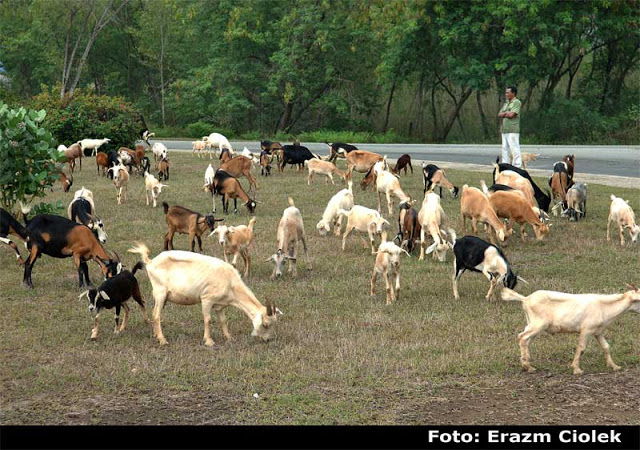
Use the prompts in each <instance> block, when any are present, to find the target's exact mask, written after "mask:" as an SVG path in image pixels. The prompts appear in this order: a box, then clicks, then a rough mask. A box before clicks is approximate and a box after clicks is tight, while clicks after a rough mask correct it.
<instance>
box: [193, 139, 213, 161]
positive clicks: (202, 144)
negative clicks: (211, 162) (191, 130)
mask: <svg viewBox="0 0 640 450" xmlns="http://www.w3.org/2000/svg"><path fill="white" fill-rule="evenodd" d="M206 151H207V141H193V142H192V143H191V155H192V156H193V155H195V154H196V152H197V153H198V158H202V155H203V154H204V152H206ZM212 158H213V156H212V154H211V151H209V159H212Z"/></svg>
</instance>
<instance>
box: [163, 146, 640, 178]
mask: <svg viewBox="0 0 640 450" xmlns="http://www.w3.org/2000/svg"><path fill="white" fill-rule="evenodd" d="M162 142H164V144H165V145H166V146H167V148H169V149H170V150H182V151H187V150H188V151H191V141H180V140H169V139H167V140H162ZM231 145H233V148H234V149H238V150H242V148H243V147H245V146H246V147H247V148H248V149H249V150H251V151H254V152H259V151H260V143H259V142H257V141H253V142H242V141H234V142H231ZM303 145H304V146H306V147H307V148H309V150H311V151H312V152H314V153H318V154H320V155H323V156H324V155H328V154H329V150H328V147H327V145H326V144H323V143H306V142H305V143H304V144H303ZM356 145H357V147H358V148H359V149H361V150H370V151H375V152H376V153H380V154H383V155H388V157H389V159H396V158H398V157H399V156H401V155H402V154H404V153H408V154H410V155H411V157H412V158H413V159H416V160H424V161H446V162H455V163H466V164H479V165H486V166H490V165H491V163H492V162H493V161H495V159H496V156H497V155H499V154H501V150H500V146H499V145H440V144H356ZM522 151H523V152H527V153H539V154H540V156H539V157H538V159H537V160H536V161H535V162H533V163H531V164H527V168H531V169H543V170H549V172H551V170H552V167H553V163H554V162H556V161H558V160H560V159H562V156H564V155H566V154H570V153H573V154H575V155H576V172H580V173H583V174H601V175H615V176H620V177H635V178H640V146H621V145H615V146H614V145H601V146H597V145H589V146H587V145H580V146H570V145H523V146H522Z"/></svg>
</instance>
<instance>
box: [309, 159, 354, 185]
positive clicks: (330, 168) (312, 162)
mask: <svg viewBox="0 0 640 450" xmlns="http://www.w3.org/2000/svg"><path fill="white" fill-rule="evenodd" d="M304 164H305V166H307V167H308V169H309V177H308V178H307V184H308V185H309V186H311V180H312V178H313V175H315V174H316V173H317V174H320V175H325V176H326V177H327V183H329V180H331V184H335V183H334V181H333V175H334V174H335V175H337V176H339V177H340V178H342V179H343V180H345V181H346V172H344V171H342V170H340V169H338V167H337V166H336V165H335V164H333V163H331V162H329V161H323V160H321V159H316V158H314V159H308V160H306V161H305V162H304Z"/></svg>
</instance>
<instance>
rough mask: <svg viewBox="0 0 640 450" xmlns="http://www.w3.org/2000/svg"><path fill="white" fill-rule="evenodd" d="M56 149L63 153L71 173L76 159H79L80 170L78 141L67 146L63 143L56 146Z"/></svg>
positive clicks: (80, 150)
mask: <svg viewBox="0 0 640 450" xmlns="http://www.w3.org/2000/svg"><path fill="white" fill-rule="evenodd" d="M58 151H59V152H61V153H64V156H65V161H64V162H68V163H69V169H70V170H71V173H73V170H74V169H75V167H76V159H79V160H80V170H82V147H81V146H80V144H79V143H78V142H76V143H75V144H71V145H70V146H69V147H68V148H67V147H66V146H64V145H59V146H58Z"/></svg>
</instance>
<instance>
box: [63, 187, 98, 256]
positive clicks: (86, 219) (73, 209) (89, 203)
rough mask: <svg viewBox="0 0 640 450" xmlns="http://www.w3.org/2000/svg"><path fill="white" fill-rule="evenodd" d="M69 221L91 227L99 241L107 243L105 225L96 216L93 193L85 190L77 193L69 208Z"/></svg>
mask: <svg viewBox="0 0 640 450" xmlns="http://www.w3.org/2000/svg"><path fill="white" fill-rule="evenodd" d="M67 214H68V215H69V219H71V220H73V221H74V222H78V223H81V224H83V225H86V226H87V227H89V229H90V230H91V231H93V234H94V235H95V237H96V238H98V240H99V241H100V242H101V243H102V244H104V243H105V242H107V232H106V231H105V230H104V223H102V220H100V218H98V216H96V213H95V205H94V202H93V193H92V192H91V191H90V190H88V189H85V188H84V186H83V187H82V189H79V190H77V191H76V193H75V195H74V197H73V200H72V201H71V203H69V207H68V208H67Z"/></svg>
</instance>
